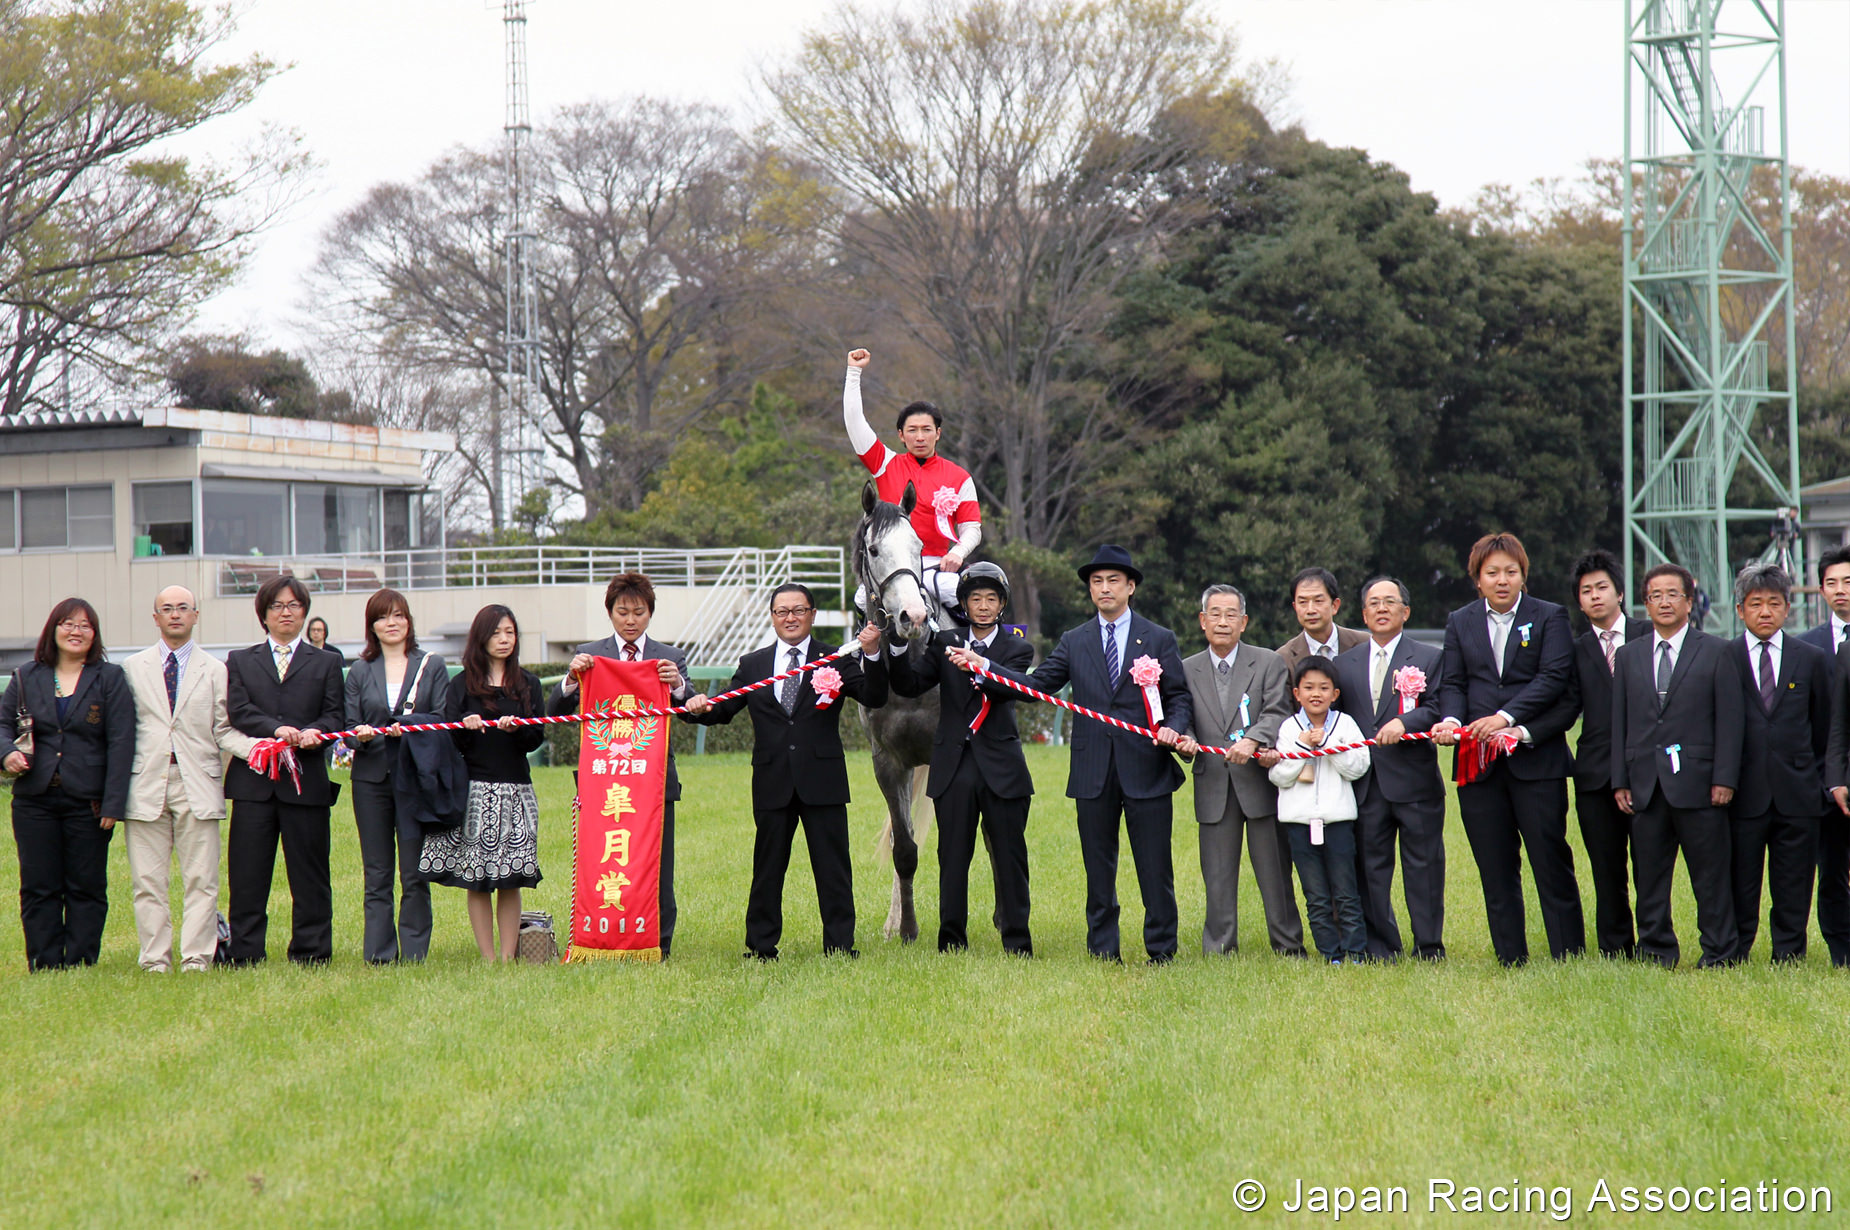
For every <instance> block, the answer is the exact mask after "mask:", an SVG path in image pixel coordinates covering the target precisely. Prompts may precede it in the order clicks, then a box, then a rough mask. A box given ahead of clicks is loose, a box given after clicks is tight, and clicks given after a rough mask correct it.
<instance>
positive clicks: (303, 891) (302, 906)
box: [225, 576, 345, 965]
mask: <svg viewBox="0 0 1850 1230" xmlns="http://www.w3.org/2000/svg"><path fill="white" fill-rule="evenodd" d="M308 603H309V598H308V587H307V586H305V585H303V584H302V582H300V581H298V580H297V579H296V578H294V577H287V576H285V577H275V578H273V579H271V580H269V581H266V582H264V584H263V588H261V589H259V590H258V591H257V602H256V606H257V620H258V622H259V623H261V624H262V625H263V628H264V631H265V632H266V633H268V635H267V636H265V637H264V639H263V640H261V641H258V642H257V643H256V644H255V645H252V646H251V647H250V648H248V649H238V650H234V651H233V652H232V653H231V654H230V655H229V656H228V657H227V658H226V659H225V672H226V684H225V686H226V708H227V710H228V716H229V717H230V719H231V724H232V726H233V727H235V728H236V729H237V730H239V731H240V732H242V733H244V734H247V735H250V736H251V737H252V738H256V739H281V740H282V741H283V742H285V743H287V744H289V745H290V746H291V747H292V748H294V749H295V755H296V761H297V764H298V772H299V774H300V776H301V788H300V789H298V788H297V787H296V783H295V780H294V779H292V778H291V777H290V776H289V774H288V773H287V772H283V773H282V774H281V775H280V776H279V777H278V778H277V779H276V780H274V781H273V780H271V779H270V778H268V777H265V776H264V775H263V774H261V773H258V772H256V771H254V770H253V769H252V768H251V767H250V766H249V765H248V764H246V763H245V762H244V761H242V760H233V761H232V762H231V767H230V768H228V769H227V770H226V771H225V797H226V798H227V799H230V800H231V801H232V808H231V834H230V837H229V839H228V841H227V842H226V852H225V861H226V870H227V875H226V880H227V882H228V886H229V888H230V892H231V902H230V909H229V914H230V922H231V959H232V960H233V961H234V962H236V963H238V964H240V965H250V964H254V963H256V962H258V961H262V960H263V959H264V957H265V955H266V941H267V939H268V936H269V928H270V881H271V879H272V878H273V876H274V875H275V872H276V844H277V839H278V838H279V837H280V838H281V840H282V846H283V867H284V870H286V871H287V872H288V875H289V895H290V897H291V898H292V899H293V902H294V908H293V911H292V918H291V925H290V932H289V959H290V960H291V961H296V962H300V963H302V964H313V965H319V964H324V963H325V962H326V961H327V960H328V959H329V958H330V957H332V956H333V955H334V890H333V886H332V883H331V880H330V874H329V871H328V845H329V836H328V813H329V811H330V809H331V808H332V807H333V805H334V800H335V798H336V797H337V796H338V795H339V793H340V787H339V786H336V785H334V784H332V783H330V782H329V781H328V764H327V749H326V748H325V747H323V746H322V736H323V735H326V734H328V733H330V732H332V731H336V730H340V729H341V728H342V726H341V722H342V720H343V718H344V717H345V708H344V701H343V699H342V695H343V693H342V681H341V673H340V668H341V664H340V659H339V658H337V657H335V656H334V655H333V654H331V653H328V652H326V651H324V650H320V649H316V648H315V647H314V646H313V645H310V644H309V643H308V641H307V640H306V639H304V637H303V636H302V625H303V622H304V621H305V620H306V619H307V618H308Z"/></svg>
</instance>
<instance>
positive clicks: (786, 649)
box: [617, 636, 809, 674]
mask: <svg viewBox="0 0 1850 1230" xmlns="http://www.w3.org/2000/svg"><path fill="white" fill-rule="evenodd" d="M617 639H618V640H622V639H623V638H622V637H618V638H617ZM792 649H794V650H796V651H797V661H799V662H807V661H809V637H807V636H805V637H804V638H803V639H802V640H800V641H798V642H797V643H796V644H794V645H792V644H790V643H788V642H787V641H785V640H784V639H783V638H782V637H779V638H778V641H777V662H776V666H777V670H776V671H774V672H773V673H774V674H781V673H783V670H784V663H786V662H788V661H790V651H791V650H792ZM637 652H641V651H640V650H638V651H637Z"/></svg>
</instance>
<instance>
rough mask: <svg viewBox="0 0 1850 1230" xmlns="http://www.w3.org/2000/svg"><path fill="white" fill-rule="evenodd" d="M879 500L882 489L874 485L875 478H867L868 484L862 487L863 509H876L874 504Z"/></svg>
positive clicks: (864, 510) (867, 510)
mask: <svg viewBox="0 0 1850 1230" xmlns="http://www.w3.org/2000/svg"><path fill="white" fill-rule="evenodd" d="M879 502H880V490H879V488H877V487H875V486H874V480H873V479H871V478H870V479H868V480H867V485H866V486H864V487H862V488H861V511H862V512H869V513H870V512H872V511H874V505H876V504H878V503H879Z"/></svg>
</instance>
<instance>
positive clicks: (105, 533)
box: [19, 486, 116, 551]
mask: <svg viewBox="0 0 1850 1230" xmlns="http://www.w3.org/2000/svg"><path fill="white" fill-rule="evenodd" d="M115 521H116V491H115V488H114V487H108V486H101V487H29V488H27V489H25V490H23V491H21V492H20V493H19V545H20V546H21V547H23V548H24V549H26V550H28V551H32V550H65V549H68V550H97V549H102V550H107V549H108V548H110V547H113V546H115V545H116V535H115Z"/></svg>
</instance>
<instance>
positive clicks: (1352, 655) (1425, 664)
mask: <svg viewBox="0 0 1850 1230" xmlns="http://www.w3.org/2000/svg"><path fill="white" fill-rule="evenodd" d="M1374 652H1375V642H1374V640H1373V638H1370V639H1369V640H1367V641H1365V642H1363V643H1362V644H1360V645H1357V646H1356V647H1355V648H1354V649H1350V650H1346V651H1344V652H1342V653H1339V654H1337V655H1336V686H1337V687H1338V688H1339V689H1340V690H1341V694H1340V695H1339V696H1338V697H1337V698H1336V707H1337V708H1338V709H1341V710H1342V711H1343V712H1344V713H1347V714H1348V715H1349V716H1350V717H1352V718H1354V719H1355V724H1356V725H1357V726H1359V727H1361V730H1362V737H1363V738H1364V739H1372V738H1374V737H1375V732H1376V731H1378V730H1380V729H1381V728H1382V727H1383V726H1384V725H1386V724H1387V723H1388V721H1389V720H1391V719H1393V718H1396V717H1398V718H1399V719H1400V721H1401V725H1403V726H1405V727H1406V728H1407V729H1408V730H1411V731H1425V730H1431V729H1432V728H1433V727H1434V726H1436V725H1438V724H1439V718H1440V716H1441V715H1440V713H1439V709H1438V697H1439V688H1440V686H1441V684H1442V683H1443V682H1444V680H1445V654H1444V653H1443V652H1441V651H1440V650H1439V649H1436V648H1434V647H1433V646H1431V645H1426V644H1422V643H1421V642H1419V641H1416V640H1414V639H1413V638H1412V637H1410V636H1408V635H1406V634H1405V633H1402V634H1401V637H1400V644H1398V645H1396V646H1394V656H1393V657H1391V658H1389V659H1388V675H1387V681H1386V682H1385V683H1383V684H1382V687H1381V703H1380V704H1379V705H1377V704H1376V703H1375V698H1374V697H1373V696H1371V695H1369V692H1368V664H1369V660H1370V658H1371V656H1372V655H1373V654H1374ZM1404 666H1412V667H1417V668H1418V669H1419V670H1420V671H1421V672H1423V673H1424V674H1425V676H1426V689H1425V690H1424V691H1423V692H1421V693H1420V694H1419V696H1417V697H1416V698H1414V703H1413V707H1412V708H1411V709H1409V710H1407V712H1405V713H1402V712H1401V711H1400V694H1399V693H1398V692H1396V691H1394V672H1395V671H1397V670H1399V669H1401V668H1402V667H1404ZM1373 790H1379V791H1380V792H1381V797H1382V798H1384V799H1387V800H1388V801H1389V802H1392V803H1441V804H1443V803H1444V802H1445V778H1443V777H1442V776H1440V774H1439V749H1438V748H1436V747H1434V746H1433V745H1432V744H1431V743H1430V742H1428V741H1426V740H1424V739H1408V740H1405V741H1403V742H1400V743H1396V744H1394V745H1393V746H1392V747H1376V748H1372V749H1370V751H1369V761H1368V772H1367V773H1365V774H1364V775H1363V776H1362V778H1361V780H1360V781H1358V782H1356V783H1355V796H1356V801H1357V802H1360V801H1362V800H1363V799H1365V798H1367V797H1368V795H1369V792H1370V791H1373Z"/></svg>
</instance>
